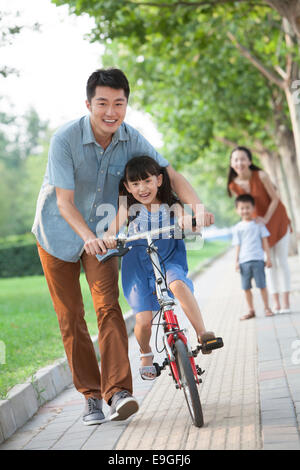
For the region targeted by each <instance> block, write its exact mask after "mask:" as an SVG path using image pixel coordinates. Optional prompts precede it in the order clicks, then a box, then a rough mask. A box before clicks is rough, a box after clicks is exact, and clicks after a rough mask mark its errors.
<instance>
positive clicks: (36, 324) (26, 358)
mask: <svg viewBox="0 0 300 470" xmlns="http://www.w3.org/2000/svg"><path fill="white" fill-rule="evenodd" d="M227 246H228V243H225V242H209V243H206V244H205V246H204V248H203V249H202V250H200V251H188V263H189V269H190V271H193V270H195V268H196V267H197V265H199V264H200V263H201V262H203V261H204V260H205V259H207V258H210V257H212V256H215V255H216V254H218V253H220V252H222V251H224V250H225V249H226V247H227ZM81 286H82V293H83V298H84V304H85V312H86V315H85V319H86V322H87V326H88V329H89V332H90V334H91V335H96V334H97V333H98V331H97V322H96V314H95V312H94V309H93V303H92V299H91V296H90V294H89V288H88V284H87V282H86V279H85V277H84V274H82V275H81ZM119 302H120V305H121V308H122V311H123V312H126V311H128V310H129V306H128V304H127V302H126V300H125V299H124V296H123V293H122V289H121V288H120V298H119ZM3 344H4V345H5V363H3V364H1V362H3V360H2V361H1V357H2V356H1V346H3ZM2 349H3V348H2ZM2 355H3V351H2ZM63 355H64V349H63V345H62V341H61V336H60V331H59V328H58V322H57V318H56V314H55V312H54V310H53V306H52V302H51V299H50V296H49V292H48V287H47V284H46V281H45V279H44V277H43V276H28V277H21V278H7V279H0V399H4V398H5V396H6V394H7V391H8V390H9V389H10V388H11V387H13V386H14V385H16V384H17V383H22V382H24V381H25V380H26V379H27V378H29V377H31V376H32V375H34V373H35V372H36V371H37V370H38V369H40V368H41V367H44V366H46V365H48V364H50V363H52V362H53V361H54V360H55V359H58V358H60V357H62V356H63Z"/></svg>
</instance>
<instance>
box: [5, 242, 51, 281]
mask: <svg viewBox="0 0 300 470" xmlns="http://www.w3.org/2000/svg"><path fill="white" fill-rule="evenodd" d="M40 274H43V270H42V266H41V262H40V258H39V255H38V252H37V247H36V242H35V237H34V236H33V235H32V234H30V233H27V234H25V235H13V236H10V237H6V238H2V239H1V240H0V278H1V277H2V278H3V277H19V276H33V275H40Z"/></svg>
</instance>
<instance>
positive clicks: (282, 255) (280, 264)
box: [266, 228, 291, 294]
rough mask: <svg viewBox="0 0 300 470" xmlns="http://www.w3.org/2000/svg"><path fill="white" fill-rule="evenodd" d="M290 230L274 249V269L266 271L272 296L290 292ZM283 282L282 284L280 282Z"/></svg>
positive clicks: (272, 249)
mask: <svg viewBox="0 0 300 470" xmlns="http://www.w3.org/2000/svg"><path fill="white" fill-rule="evenodd" d="M289 240H290V229H289V228H288V231H287V233H286V234H285V235H284V237H282V238H281V239H280V240H279V241H278V242H277V243H276V244H275V245H274V246H272V248H270V252H271V262H272V268H268V269H266V277H267V285H268V291H269V293H270V294H276V293H279V292H290V290H291V283H290V269H289V265H288V254H289ZM280 281H281V282H280Z"/></svg>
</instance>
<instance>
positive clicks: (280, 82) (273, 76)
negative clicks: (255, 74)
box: [227, 31, 285, 90]
mask: <svg viewBox="0 0 300 470" xmlns="http://www.w3.org/2000/svg"><path fill="white" fill-rule="evenodd" d="M227 36H228V37H229V39H230V40H231V41H232V43H233V44H234V45H235V46H236V48H237V49H238V50H239V51H240V52H241V54H242V55H243V56H244V57H245V58H246V59H248V60H249V62H251V64H252V65H254V67H256V68H257V70H259V71H260V73H261V74H262V75H264V77H266V78H267V79H268V80H270V81H271V82H272V83H275V84H276V85H277V86H278V87H280V88H281V89H282V90H284V89H285V82H284V81H283V80H281V79H280V78H279V77H278V75H277V74H276V73H274V72H273V71H272V70H269V69H268V68H267V67H265V65H264V64H263V63H262V62H261V61H260V60H259V59H258V58H257V57H255V56H254V55H253V54H252V53H251V52H250V51H248V49H246V48H245V47H244V46H242V45H241V44H240V43H239V42H238V41H237V39H236V38H235V36H234V35H233V34H232V33H231V32H229V31H228V32H227Z"/></svg>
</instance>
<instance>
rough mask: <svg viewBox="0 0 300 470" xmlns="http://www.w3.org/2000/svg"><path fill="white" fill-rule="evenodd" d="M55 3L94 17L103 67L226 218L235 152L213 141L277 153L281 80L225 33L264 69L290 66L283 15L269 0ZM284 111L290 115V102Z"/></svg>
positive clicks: (166, 149) (82, 0) (168, 154)
mask: <svg viewBox="0 0 300 470" xmlns="http://www.w3.org/2000/svg"><path fill="white" fill-rule="evenodd" d="M54 3H56V4H57V5H62V4H68V5H69V6H70V11H71V12H73V13H76V14H77V15H80V14H82V13H88V14H89V15H90V16H92V17H93V18H94V19H95V23H96V26H95V28H94V29H93V30H92V31H91V34H90V38H91V41H99V42H102V43H105V44H106V55H105V56H104V57H103V60H102V61H103V64H104V66H112V65H114V66H118V67H120V68H122V69H123V70H124V71H125V73H126V74H127V76H128V78H129V81H130V83H131V87H132V91H133V93H132V97H131V98H130V99H131V104H133V105H134V106H135V107H139V108H141V109H143V110H145V111H147V112H149V113H150V114H151V115H152V117H153V118H154V121H155V122H156V124H157V127H158V129H159V131H160V132H161V134H162V136H163V140H164V147H163V149H162V153H163V154H164V156H166V157H167V158H168V159H169V161H170V162H171V163H172V164H173V165H174V166H175V167H176V169H178V170H180V171H183V172H185V173H186V174H187V175H188V176H189V180H190V181H193V183H194V184H195V185H196V187H197V189H198V188H199V194H200V197H201V198H202V200H204V202H205V204H206V205H207V204H208V205H209V206H210V208H213V207H216V208H217V212H218V215H217V219H218V220H219V222H220V223H222V224H224V223H226V221H227V222H228V223H229V221H232V220H233V219H234V217H235V216H234V211H233V208H232V201H231V200H227V201H226V202H225V199H226V198H227V195H226V189H225V188H226V176H227V169H228V153H229V152H228V148H227V147H226V146H225V145H223V144H217V143H216V138H217V139H220V138H226V139H227V141H232V142H236V143H238V144H240V145H246V146H249V147H252V144H253V141H259V142H260V143H262V144H263V145H264V146H265V147H266V148H268V149H270V150H274V148H275V143H274V135H275V125H274V118H273V116H274V110H273V95H274V90H275V85H273V84H271V83H269V82H268V81H267V79H266V78H265V77H264V76H263V75H262V74H261V73H260V72H259V71H258V70H257V69H256V68H255V67H254V66H253V65H252V64H251V63H250V62H249V61H248V60H247V59H246V58H245V57H243V56H242V55H241V53H240V51H239V50H238V49H237V48H236V47H235V46H234V44H233V43H232V41H231V40H230V39H229V37H228V33H229V32H230V33H231V34H233V35H234V37H235V38H236V40H237V41H238V42H239V43H240V44H241V45H242V46H243V47H246V48H247V49H248V50H249V51H250V52H251V53H252V54H254V55H255V57H256V59H257V60H259V61H260V62H261V63H262V64H264V66H265V67H266V68H269V69H274V67H281V68H282V69H284V68H285V66H286V55H287V51H288V50H287V46H286V43H285V39H284V32H283V31H282V25H281V22H282V18H281V17H280V16H279V14H278V13H277V12H276V11H275V10H272V9H271V8H269V6H268V5H266V4H265V2H261V3H260V4H258V3H252V2H250V1H249V2H246V1H245V2H225V3H224V2H222V1H220V2H218V1H217V2H209V1H208V2H198V4H197V2H190V4H189V3H188V2H174V1H168V0H163V1H162V0H161V1H159V0H157V1H154V2H147V1H144V2H143V1H126V0H121V1H119V0H118V1H117V0H54ZM289 52H291V53H292V54H293V60H294V61H298V60H299V57H298V52H297V54H296V51H294V50H292V49H290V50H289ZM276 92H277V93H282V92H281V91H280V90H277V89H276ZM283 102H284V100H283ZM282 113H283V114H284V115H288V109H287V105H286V104H285V105H284V106H283V108H282ZM224 157H225V159H224ZM212 211H213V210H212ZM213 212H214V211H213Z"/></svg>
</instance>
